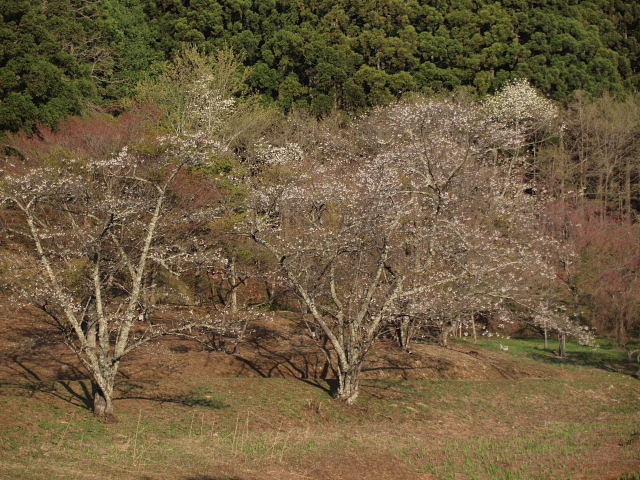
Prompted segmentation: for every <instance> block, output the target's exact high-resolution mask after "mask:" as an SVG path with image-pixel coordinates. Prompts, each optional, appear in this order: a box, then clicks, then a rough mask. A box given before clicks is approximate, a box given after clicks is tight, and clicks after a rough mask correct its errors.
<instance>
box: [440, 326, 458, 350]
mask: <svg viewBox="0 0 640 480" xmlns="http://www.w3.org/2000/svg"><path fill="white" fill-rule="evenodd" d="M454 330H455V325H453V324H451V325H444V326H443V327H442V330H441V331H440V346H441V347H445V348H448V347H449V335H450V334H451V332H453V331H454Z"/></svg>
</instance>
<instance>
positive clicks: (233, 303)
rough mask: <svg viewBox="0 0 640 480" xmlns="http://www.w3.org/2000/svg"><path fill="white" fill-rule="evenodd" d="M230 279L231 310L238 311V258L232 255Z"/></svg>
mask: <svg viewBox="0 0 640 480" xmlns="http://www.w3.org/2000/svg"><path fill="white" fill-rule="evenodd" d="M229 280H230V282H231V311H232V312H234V313H235V312H237V311H238V294H237V292H236V290H237V287H238V284H237V282H238V277H237V275H236V259H235V257H233V256H232V257H231V259H230V261H229Z"/></svg>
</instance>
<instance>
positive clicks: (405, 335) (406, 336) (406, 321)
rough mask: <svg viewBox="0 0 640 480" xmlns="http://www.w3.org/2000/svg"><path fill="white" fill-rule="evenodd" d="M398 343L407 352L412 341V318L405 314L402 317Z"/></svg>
mask: <svg viewBox="0 0 640 480" xmlns="http://www.w3.org/2000/svg"><path fill="white" fill-rule="evenodd" d="M398 343H399V344H400V348H402V350H404V351H405V352H408V351H409V345H410V343H411V319H410V318H409V317H408V316H406V315H403V316H402V317H401V319H400V326H399V327H398Z"/></svg>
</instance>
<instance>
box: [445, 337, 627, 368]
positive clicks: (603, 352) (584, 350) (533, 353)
mask: <svg viewBox="0 0 640 480" xmlns="http://www.w3.org/2000/svg"><path fill="white" fill-rule="evenodd" d="M454 341H457V342H460V343H466V344H473V345H477V346H479V347H483V348H487V349H489V350H494V351H501V350H500V345H503V346H507V347H508V348H509V350H507V351H506V352H505V353H507V354H509V355H513V356H516V357H520V358H526V359H531V360H535V361H538V362H543V363H546V364H551V365H558V366H562V367H567V366H580V367H595V368H599V369H603V370H607V371H612V372H620V373H634V372H636V371H637V369H638V365H637V364H634V363H633V362H630V361H629V359H628V357H627V353H626V351H625V350H623V349H621V348H618V347H616V346H615V345H614V344H613V343H612V342H611V340H610V339H607V338H600V339H598V340H597V344H596V346H595V347H590V346H586V345H580V344H578V343H577V342H573V341H570V340H568V341H567V343H566V350H567V355H566V357H565V358H560V357H558V356H557V355H556V354H555V353H554V352H555V351H557V350H558V341H557V340H551V339H550V340H549V342H548V348H547V349H546V350H545V349H544V340H542V339H522V338H509V339H494V338H482V337H481V338H478V341H477V343H473V342H472V341H471V340H466V339H455V340H454Z"/></svg>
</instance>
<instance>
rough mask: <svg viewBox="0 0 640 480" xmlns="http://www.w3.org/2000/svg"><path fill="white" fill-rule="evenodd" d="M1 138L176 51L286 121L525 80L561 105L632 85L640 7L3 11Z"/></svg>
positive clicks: (388, 1)
mask: <svg viewBox="0 0 640 480" xmlns="http://www.w3.org/2000/svg"><path fill="white" fill-rule="evenodd" d="M0 15H2V18H1V19H0V99H1V100H2V103H1V104H0V129H5V130H6V129H9V130H15V129H18V128H20V127H25V128H33V127H34V126H35V125H36V124H37V123H38V122H44V123H48V124H51V125H54V124H55V123H56V121H57V120H58V119H59V118H60V117H62V116H64V115H66V114H69V113H76V112H79V111H81V109H82V106H83V104H84V103H86V102H88V101H90V102H93V103H113V102H114V101H118V100H120V99H123V98H127V97H129V96H131V95H132V94H134V92H135V86H136V84H137V83H138V82H139V81H140V80H142V79H143V78H144V77H146V76H149V75H152V74H154V73H155V72H156V71H157V70H158V68H159V65H160V63H159V61H161V60H165V59H169V58H171V57H172V56H173V55H174V54H175V53H176V52H178V51H179V49H180V47H181V45H182V44H184V43H193V44H196V45H198V46H199V47H201V48H203V49H204V50H205V51H207V52H214V51H216V50H218V49H219V48H220V47H221V46H223V45H226V46H230V47H231V48H233V49H234V50H235V51H237V52H238V53H240V54H241V55H242V56H243V58H244V62H245V64H246V65H247V66H249V67H251V74H250V75H249V76H248V77H247V82H248V84H249V86H250V87H251V88H252V89H254V90H255V91H257V92H259V93H261V94H263V95H264V96H265V97H266V98H270V99H273V100H274V101H276V102H277V104H278V105H279V106H280V107H281V108H283V109H284V110H285V111H286V110H290V109H293V108H300V107H303V108H310V109H311V110H312V111H313V112H314V113H315V114H317V115H322V114H324V113H326V112H328V111H330V110H332V109H335V108H341V109H346V110H352V111H353V110H355V111H357V110H359V109H363V108H367V107H370V106H372V105H377V104H381V103H385V102H388V101H390V100H393V99H395V98H397V97H398V96H399V95H401V94H402V93H404V92H408V91H423V92H442V91H451V90H456V89H459V88H464V89H465V90H469V91H471V92H472V93H476V94H481V95H482V94H485V93H487V92H493V91H495V90H496V89H497V88H499V87H500V86H501V85H503V84H504V83H505V82H506V81H507V80H509V79H512V78H514V77H523V76H524V77H528V78H530V79H531V80H532V82H533V84H534V85H535V86H536V87H538V88H539V89H541V90H542V91H543V92H544V93H546V94H547V95H550V96H552V97H553V98H555V99H558V100H568V99H569V98H571V97H572V95H573V92H574V91H576V90H584V91H586V92H588V93H589V94H592V95H599V94H601V93H603V92H605V91H613V92H627V91H635V90H637V88H638V86H639V85H640V5H639V4H638V3H637V2H634V1H623V0H615V1H611V0H592V1H589V2H582V1H578V0H536V1H523V0H504V1H502V2H494V1H492V0H431V1H426V0H358V1H353V0H318V1H310V0H191V1H187V0H92V1H80V0H43V1H39V2H30V1H26V0H5V1H4V2H2V6H0Z"/></svg>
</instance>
